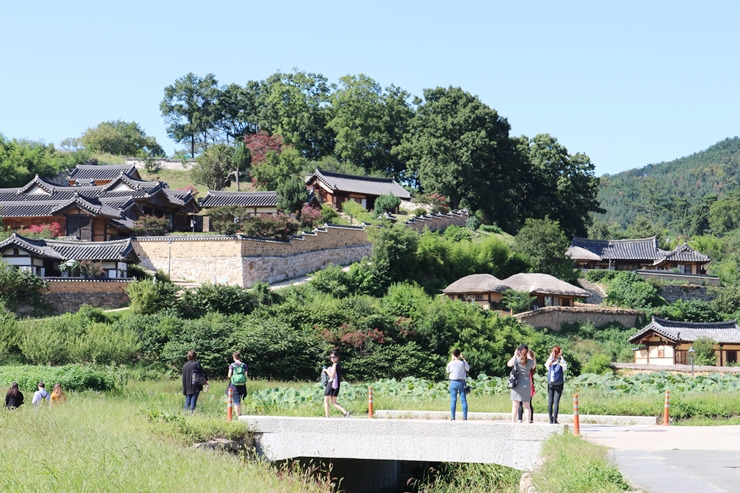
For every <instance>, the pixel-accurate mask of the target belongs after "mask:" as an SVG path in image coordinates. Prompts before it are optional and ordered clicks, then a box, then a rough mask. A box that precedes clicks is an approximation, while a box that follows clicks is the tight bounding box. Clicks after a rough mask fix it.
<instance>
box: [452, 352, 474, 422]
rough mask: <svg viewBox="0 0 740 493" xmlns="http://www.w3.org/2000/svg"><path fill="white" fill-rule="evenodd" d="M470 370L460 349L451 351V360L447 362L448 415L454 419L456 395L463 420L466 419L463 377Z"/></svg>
mask: <svg viewBox="0 0 740 493" xmlns="http://www.w3.org/2000/svg"><path fill="white" fill-rule="evenodd" d="M469 371H470V365H468V362H467V361H466V360H465V358H463V356H462V353H460V350H459V349H457V348H455V350H454V351H452V360H451V361H450V362H449V363H447V373H449V374H450V415H451V416H452V421H455V408H456V407H457V396H458V395H459V396H460V401H461V402H462V412H463V421H467V420H468V399H467V396H466V395H465V377H466V376H467V372H469Z"/></svg>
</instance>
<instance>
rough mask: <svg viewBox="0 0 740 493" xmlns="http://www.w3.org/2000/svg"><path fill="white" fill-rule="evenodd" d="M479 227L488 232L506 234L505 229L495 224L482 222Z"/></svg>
mask: <svg viewBox="0 0 740 493" xmlns="http://www.w3.org/2000/svg"><path fill="white" fill-rule="evenodd" d="M478 229H480V230H481V231H485V232H486V233H495V234H499V235H502V234H504V230H503V229H501V228H499V227H498V226H497V225H495V224H481V225H480V227H479V228H478Z"/></svg>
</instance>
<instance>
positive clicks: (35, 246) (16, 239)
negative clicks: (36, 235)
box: [0, 233, 67, 260]
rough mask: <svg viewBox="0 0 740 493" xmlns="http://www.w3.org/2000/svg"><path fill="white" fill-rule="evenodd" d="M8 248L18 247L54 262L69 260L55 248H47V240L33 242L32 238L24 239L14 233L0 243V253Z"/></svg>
mask: <svg viewBox="0 0 740 493" xmlns="http://www.w3.org/2000/svg"><path fill="white" fill-rule="evenodd" d="M7 247H17V248H20V249H21V250H25V251H27V252H29V253H30V254H32V255H34V256H36V257H40V258H46V259H52V260H67V259H65V258H64V257H62V255H60V254H59V253H58V252H57V251H55V250H54V249H53V248H51V247H49V246H47V245H46V240H33V239H31V238H24V237H23V236H19V235H17V234H15V233H13V234H12V235H11V236H10V237H9V238H7V239H6V240H5V241H3V242H0V251H2V250H4V249H6V248H7Z"/></svg>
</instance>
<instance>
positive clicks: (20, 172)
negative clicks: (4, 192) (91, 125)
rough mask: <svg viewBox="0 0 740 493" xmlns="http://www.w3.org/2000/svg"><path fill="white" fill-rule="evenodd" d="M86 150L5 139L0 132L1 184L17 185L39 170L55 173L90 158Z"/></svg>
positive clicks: (26, 181)
mask: <svg viewBox="0 0 740 493" xmlns="http://www.w3.org/2000/svg"><path fill="white" fill-rule="evenodd" d="M89 155H90V154H89V152H86V151H74V152H60V151H57V150H56V149H55V148H54V146H53V145H51V144H44V143H42V142H32V141H27V140H16V139H8V138H6V137H5V136H4V135H3V134H0V188H4V187H19V186H22V185H25V184H26V183H28V182H29V181H30V180H31V179H33V177H34V175H36V174H38V175H39V176H42V177H49V176H54V175H55V174H57V173H58V172H60V171H63V170H66V169H69V168H73V167H74V166H75V165H77V164H80V163H83V162H85V161H86V160H87V159H88V158H89Z"/></svg>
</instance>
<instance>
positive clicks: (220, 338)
mask: <svg viewBox="0 0 740 493" xmlns="http://www.w3.org/2000/svg"><path fill="white" fill-rule="evenodd" d="M179 322H180V323H179V324H178V326H177V327H176V328H175V330H174V332H173V333H172V334H171V335H170V337H169V340H168V341H167V342H166V343H165V344H164V345H163V346H162V353H161V355H160V357H161V359H162V361H164V362H165V363H167V364H168V365H170V366H171V367H172V368H174V369H178V368H181V367H182V365H183V364H184V363H185V361H186V359H185V358H186V356H187V354H188V351H190V350H191V349H192V350H195V352H196V353H197V355H198V361H200V363H201V364H202V365H203V368H205V370H206V372H207V373H208V374H209V375H210V376H211V377H213V376H225V375H226V372H227V367H228V365H229V363H231V358H230V357H231V353H232V352H233V349H234V348H233V346H232V345H231V344H230V343H229V340H230V337H231V335H232V334H233V333H234V331H235V330H236V328H237V327H238V320H237V319H236V318H230V317H226V316H224V315H221V314H220V313H209V314H207V315H206V316H204V317H202V318H198V319H195V320H180V321H179Z"/></svg>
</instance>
